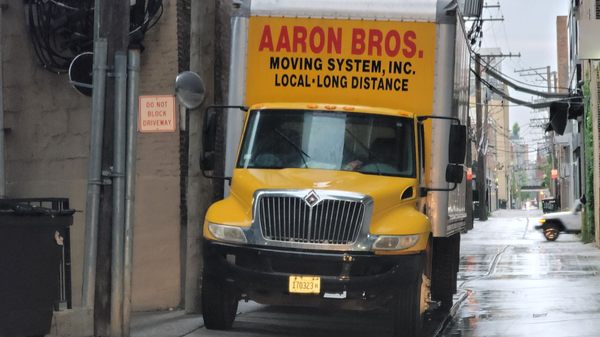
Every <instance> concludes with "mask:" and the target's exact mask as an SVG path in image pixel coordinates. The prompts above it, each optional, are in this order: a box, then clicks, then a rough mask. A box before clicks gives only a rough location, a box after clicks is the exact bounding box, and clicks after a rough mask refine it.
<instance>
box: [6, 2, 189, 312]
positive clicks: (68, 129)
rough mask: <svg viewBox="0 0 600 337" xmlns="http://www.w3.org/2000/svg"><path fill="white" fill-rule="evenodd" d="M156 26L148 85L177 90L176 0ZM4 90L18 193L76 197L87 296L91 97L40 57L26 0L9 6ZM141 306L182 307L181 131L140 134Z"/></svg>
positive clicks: (76, 233)
mask: <svg viewBox="0 0 600 337" xmlns="http://www.w3.org/2000/svg"><path fill="white" fill-rule="evenodd" d="M163 2H164V7H165V8H164V14H163V16H162V18H161V19H160V21H159V23H158V24H157V25H156V26H155V27H154V28H153V29H152V30H151V31H150V32H149V33H148V34H147V36H146V40H145V43H144V45H145V47H146V49H145V51H144V52H143V54H142V74H141V88H140V94H142V95H151V94H172V93H173V82H174V78H175V75H176V73H177V34H176V28H177V26H176V1H175V0H164V1H163ZM2 28H3V31H4V37H3V38H4V41H3V43H2V48H3V53H4V59H3V60H2V61H3V62H2V65H3V69H4V76H5V83H4V88H3V89H4V97H5V107H6V119H5V120H6V127H8V128H10V129H11V131H10V133H9V134H8V135H7V137H6V144H7V194H8V196H9V197H46V196H51V197H68V198H69V199H70V201H71V207H73V208H75V209H77V210H81V212H78V213H76V214H75V219H74V224H73V227H72V232H71V233H72V234H71V235H72V245H71V251H72V260H73V261H72V263H73V265H72V267H73V273H72V277H73V296H74V303H75V305H78V304H79V303H80V298H81V271H82V264H83V232H84V219H85V217H84V213H83V211H84V210H85V196H86V186H87V183H86V179H87V163H88V152H89V144H88V142H89V115H90V104H91V100H90V98H88V97H84V96H82V95H80V94H79V93H77V92H76V91H75V90H74V89H72V88H71V86H70V85H69V84H68V77H67V76H66V75H57V74H53V73H50V72H48V71H45V70H44V69H42V67H41V66H40V65H39V64H38V61H37V58H36V57H35V54H34V52H33V49H32V45H31V43H30V39H29V36H28V34H27V27H26V23H25V16H24V8H23V4H22V2H19V1H11V2H10V7H9V8H8V10H7V11H6V12H5V15H4V16H3V27H2ZM137 157H138V164H137V167H138V172H137V186H136V193H137V199H136V222H135V242H134V244H135V248H134V262H133V263H134V273H133V308H134V310H150V309H159V308H168V307H174V306H177V305H178V304H179V301H180V292H181V289H180V288H181V287H180V273H181V267H180V251H179V249H180V248H179V247H180V242H179V241H180V239H179V232H180V231H179V229H180V220H179V133H178V132H175V133H161V134H140V135H139V136H138V156H137Z"/></svg>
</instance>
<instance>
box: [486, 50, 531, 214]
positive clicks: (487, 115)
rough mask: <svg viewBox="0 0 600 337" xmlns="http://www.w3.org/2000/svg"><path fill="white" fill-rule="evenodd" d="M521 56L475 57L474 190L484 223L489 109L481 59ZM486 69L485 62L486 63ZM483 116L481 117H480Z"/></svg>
mask: <svg viewBox="0 0 600 337" xmlns="http://www.w3.org/2000/svg"><path fill="white" fill-rule="evenodd" d="M520 56H521V54H520V53H519V54H513V53H509V54H502V53H501V54H488V55H480V54H476V55H475V73H476V75H475V77H476V81H475V101H476V106H475V112H476V119H475V127H476V133H475V134H476V139H477V142H476V148H477V176H476V179H477V180H476V188H477V195H478V197H479V220H480V221H486V220H487V219H488V215H487V213H488V212H487V200H486V197H487V188H486V185H487V172H486V165H485V164H486V163H485V161H486V151H485V144H486V142H487V140H486V129H487V126H488V118H489V108H488V99H487V95H486V99H485V102H482V99H481V78H482V76H483V73H482V69H481V58H482V57H485V58H504V57H520ZM486 67H487V62H486ZM482 105H485V110H484V111H483V112H482ZM482 114H483V116H482Z"/></svg>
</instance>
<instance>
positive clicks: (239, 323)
mask: <svg viewBox="0 0 600 337" xmlns="http://www.w3.org/2000/svg"><path fill="white" fill-rule="evenodd" d="M540 216H541V212H540V211H497V212H495V213H494V214H493V216H492V217H490V219H489V220H488V221H486V222H476V223H475V229H474V230H472V231H470V232H469V233H467V234H465V235H463V237H462V244H461V246H462V247H461V267H460V273H459V283H458V285H459V293H458V294H457V295H456V296H455V301H456V302H457V303H456V305H455V307H454V308H453V314H454V315H453V317H452V319H450V318H448V319H446V320H445V323H446V324H445V329H444V330H443V331H442V332H439V330H440V329H441V328H442V322H443V321H444V319H445V318H446V316H440V315H439V314H438V315H434V316H433V317H432V318H430V319H429V320H428V321H427V322H426V324H425V328H426V329H425V330H426V331H425V333H424V336H426V337H433V336H436V337H484V336H485V337H487V336H497V337H521V336H527V337H530V336H533V337H570V336H578V337H583V336H595V337H600V275H599V270H600V249H598V248H596V247H595V246H594V245H593V244H582V243H581V241H580V240H579V238H578V237H577V236H576V235H572V234H561V235H560V237H559V238H558V240H557V241H556V242H547V241H546V240H545V239H544V237H543V236H542V234H541V233H540V232H539V231H538V230H535V229H534V226H535V225H536V224H537V220H538V218H539V217H540ZM239 312H240V313H239V314H238V317H237V318H236V321H235V323H234V326H233V329H232V330H230V331H210V330H206V329H205V328H204V327H203V324H202V319H201V316H194V315H185V314H183V313H182V312H177V311H175V312H167V313H160V312H158V313H147V314H144V313H141V314H137V316H136V315H134V318H133V324H134V326H133V327H132V336H133V337H142V336H143V337H154V336H157V337H158V336H160V337H200V336H236V337H237V336H240V337H241V336H244V337H283V336H285V337H306V336H311V337H312V336H323V337H337V336H339V337H342V336H343V337H359V336H361V337H362V336H364V337H383V336H389V335H390V334H391V326H390V324H389V318H388V317H387V316H386V314H384V313H360V312H328V311H325V310H315V309H302V308H300V309H298V308H278V307H270V306H262V305H259V304H256V303H252V302H250V303H240V308H239Z"/></svg>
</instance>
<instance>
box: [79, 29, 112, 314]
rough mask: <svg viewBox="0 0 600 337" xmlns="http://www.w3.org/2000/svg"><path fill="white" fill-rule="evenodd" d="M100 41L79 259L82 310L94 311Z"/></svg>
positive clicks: (102, 66)
mask: <svg viewBox="0 0 600 337" xmlns="http://www.w3.org/2000/svg"><path fill="white" fill-rule="evenodd" d="M107 52H108V43H107V41H106V39H104V38H97V39H96V41H94V75H93V80H92V86H93V91H92V113H91V118H90V159H89V162H88V188H87V198H86V204H85V237H84V244H85V251H84V258H83V287H82V296H81V301H82V306H83V307H84V308H91V309H93V308H94V291H95V289H96V256H97V252H98V218H99V210H100V186H101V185H102V138H103V137H102V134H103V132H104V98H105V94H106V57H107V56H106V54H107Z"/></svg>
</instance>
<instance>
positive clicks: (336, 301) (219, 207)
mask: <svg viewBox="0 0 600 337" xmlns="http://www.w3.org/2000/svg"><path fill="white" fill-rule="evenodd" d="M239 5H240V6H239V8H238V11H237V14H236V15H235V16H234V18H233V21H232V22H233V25H232V32H233V36H232V51H231V60H230V62H231V69H230V89H229V93H228V96H229V101H228V104H229V108H227V107H220V108H224V109H225V108H227V109H225V110H227V118H226V119H227V128H226V129H227V135H226V150H227V153H226V156H225V157H226V173H229V174H230V178H227V179H228V180H229V182H230V185H228V186H227V187H228V196H227V197H226V198H225V199H223V200H221V201H218V202H216V203H215V204H213V205H212V206H211V207H210V209H209V210H208V212H207V214H206V218H205V221H204V229H203V230H204V232H203V233H204V238H205V240H204V245H203V246H204V273H203V285H202V300H203V302H202V307H203V315H204V322H205V324H206V327H207V328H209V329H228V328H230V327H231V326H232V324H233V321H234V319H235V315H236V309H237V304H238V301H239V300H254V301H257V302H259V303H266V304H276V305H291V306H313V307H317V306H318V307H331V308H332V309H350V310H376V309H388V310H391V311H392V313H393V315H392V317H393V320H392V321H393V322H390V324H393V330H394V336H413V335H416V334H417V333H418V331H419V329H420V326H421V321H422V316H423V313H424V312H425V311H426V310H428V309H432V308H435V307H440V306H441V308H442V309H445V310H447V309H449V308H450V307H451V305H452V296H453V294H454V293H455V292H456V274H457V272H458V263H459V246H460V233H461V232H464V231H466V224H467V216H466V212H465V196H466V193H465V192H466V184H465V182H463V177H464V176H465V171H466V169H465V168H464V165H463V164H464V157H465V151H466V127H465V126H464V125H463V124H464V122H465V121H466V117H467V109H468V98H469V65H470V64H469V60H470V58H469V54H468V49H467V45H466V41H465V38H464V30H463V28H462V27H463V26H462V24H461V20H462V18H461V16H460V11H459V6H458V5H457V3H456V2H455V1H451V0H407V1H391V0H379V1H376V0H372V1H364V0H305V1H295V0H246V1H242V2H241V3H240V4H239ZM231 106H240V107H241V109H240V110H237V111H236V110H233V109H231V108H230V107H231ZM218 110H219V109H218V107H213V108H210V109H209V110H207V112H206V114H205V130H204V132H205V135H204V141H205V147H204V151H205V152H204V153H203V159H202V168H203V170H204V171H205V173H206V172H210V171H211V170H213V168H214V162H215V156H214V152H213V148H214V142H215V140H214V138H215V134H216V133H215V130H216V129H215V128H216V124H217V123H216V118H214V117H215V114H216V113H218ZM207 175H208V174H207Z"/></svg>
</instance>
